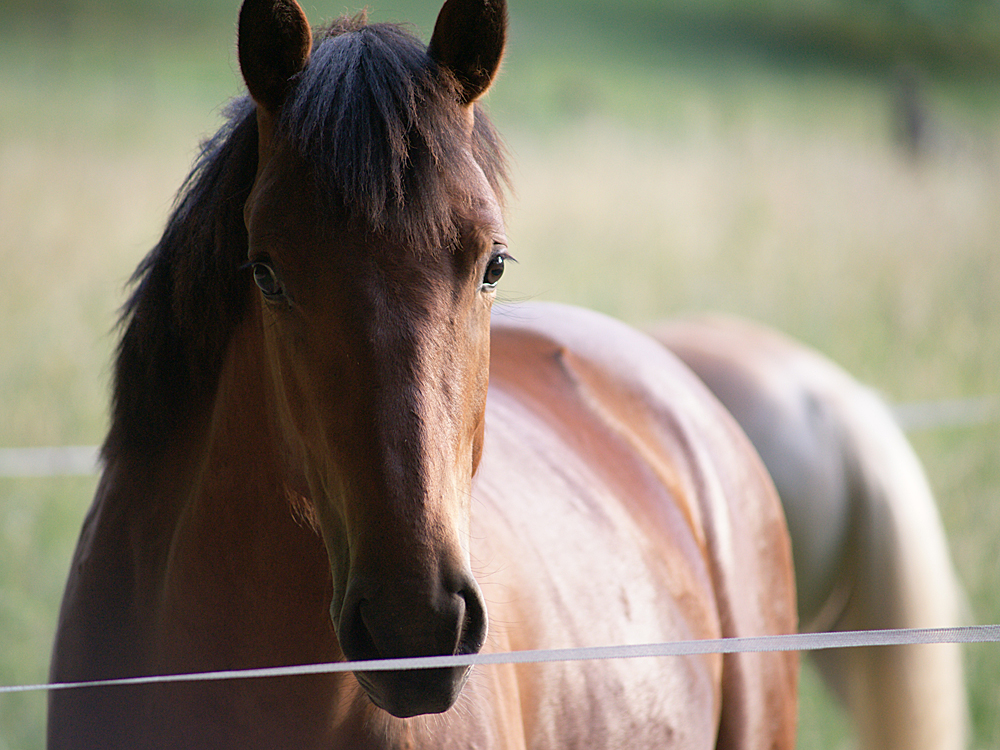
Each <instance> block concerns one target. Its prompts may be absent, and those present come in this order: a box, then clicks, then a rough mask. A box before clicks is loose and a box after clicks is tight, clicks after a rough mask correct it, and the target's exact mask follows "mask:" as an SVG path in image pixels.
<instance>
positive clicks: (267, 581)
mask: <svg viewBox="0 0 1000 750" xmlns="http://www.w3.org/2000/svg"><path fill="white" fill-rule="evenodd" d="M260 326H261V324H260V318H259V316H254V315H253V314H251V315H249V316H248V319H247V320H246V321H244V322H243V323H242V324H240V325H239V326H238V327H237V329H236V331H235V332H234V335H233V336H232V339H231V341H230V344H229V348H228V351H227V353H226V356H225V358H224V362H223V366H222V369H221V371H220V375H219V381H218V386H217V388H216V391H215V398H214V401H213V402H212V403H211V404H210V405H209V406H207V407H206V412H205V413H204V414H202V415H200V417H199V418H197V419H195V420H193V424H195V425H199V427H197V429H196V430H195V431H194V434H192V435H189V436H188V437H187V438H186V439H185V438H183V437H180V439H179V440H177V441H176V445H178V446H183V451H185V452H186V453H187V454H188V455H187V456H186V457H184V458H183V459H182V460H180V461H176V462H175V464H176V465H177V466H180V467H184V468H183V469H181V472H182V476H179V477H174V478H173V481H172V487H171V490H170V492H171V493H172V494H173V497H170V498H164V500H165V504H166V505H168V506H172V507H173V513H172V519H171V523H172V532H171V534H170V538H169V540H167V544H168V545H169V553H168V557H167V564H166V565H165V568H164V570H163V573H162V580H161V582H160V595H159V601H160V604H159V615H158V621H159V625H158V626H156V627H157V628H158V630H159V639H160V640H161V643H162V644H163V645H162V654H163V658H164V659H165V660H166V661H168V662H170V661H172V660H173V659H175V658H181V659H191V660H193V661H195V662H202V663H196V664H192V666H193V667H197V668H233V667H241V666H264V665H274V664H281V663H301V662H303V661H327V660H335V659H337V658H339V656H340V653H339V648H338V647H337V644H336V639H335V637H334V636H333V633H332V627H331V624H330V620H329V614H328V608H329V604H330V599H331V595H332V594H331V583H330V571H329V563H328V560H327V556H326V551H325V547H324V545H323V542H322V540H321V538H320V537H319V535H318V533H316V531H315V530H314V529H313V528H312V527H311V526H310V524H309V523H308V522H307V521H306V520H305V519H304V518H303V517H302V515H301V514H297V512H296V508H295V505H294V501H295V499H296V494H297V492H298V490H299V489H300V487H301V482H300V481H299V479H298V477H296V476H295V474H294V473H293V472H290V471H289V470H288V469H287V466H286V465H287V461H286V460H285V459H284V451H283V450H282V447H281V444H280V441H279V439H278V434H279V433H278V430H277V427H276V425H275V421H274V419H273V417H272V415H273V409H271V408H270V406H269V397H268V390H267V382H268V375H267V371H266V369H265V368H266V363H265V362H264V359H263V350H262V332H261V330H260ZM302 502H305V501H304V499H302ZM195 617H197V618H199V619H201V620H204V621H208V622H211V625H210V626H209V627H205V628H204V629H203V630H202V631H201V632H200V633H199V634H196V635H190V634H188V633H186V632H183V625H182V623H184V622H188V621H191V618H195ZM177 624H181V626H180V628H177V627H176V626H177Z"/></svg>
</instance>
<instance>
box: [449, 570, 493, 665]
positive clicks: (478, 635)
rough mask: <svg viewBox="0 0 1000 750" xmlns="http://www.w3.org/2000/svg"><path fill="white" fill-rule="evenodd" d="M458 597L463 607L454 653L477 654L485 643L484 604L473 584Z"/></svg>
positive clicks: (477, 587) (481, 596) (476, 586)
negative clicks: (460, 628) (460, 627)
mask: <svg viewBox="0 0 1000 750" xmlns="http://www.w3.org/2000/svg"><path fill="white" fill-rule="evenodd" d="M458 595H459V596H460V597H461V598H462V599H463V600H464V602H465V607H464V616H463V618H462V630H461V632H460V633H459V639H458V644H457V646H458V647H457V649H456V653H459V654H478V653H479V651H480V650H481V649H482V648H483V645H484V644H485V643H486V630H487V626H486V622H487V620H486V603H485V602H484V601H483V595H482V592H481V591H480V590H479V586H478V585H476V584H475V583H473V584H472V585H471V586H468V587H466V588H464V589H462V590H461V591H460V592H458Z"/></svg>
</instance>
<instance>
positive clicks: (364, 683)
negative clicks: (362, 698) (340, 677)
mask: <svg viewBox="0 0 1000 750" xmlns="http://www.w3.org/2000/svg"><path fill="white" fill-rule="evenodd" d="M471 673H472V667H467V666H465V667H435V668H431V669H406V670H392V671H379V672H355V673H354V676H355V678H356V679H357V681H358V683H359V684H360V685H361V687H362V688H363V689H364V691H365V692H366V693H367V694H368V697H369V699H370V700H371V702H372V703H374V704H375V705H376V706H378V707H379V708H381V709H382V710H383V711H387V712H388V713H390V714H392V715H393V716H395V717H396V718H399V719H408V718H410V717H413V716H419V715H421V714H439V713H444V712H445V711H447V710H448V709H449V708H451V707H452V706H453V705H454V704H455V701H457V700H458V696H459V695H460V694H461V692H462V688H463V687H465V683H466V682H467V681H468V679H469V675H470V674H471Z"/></svg>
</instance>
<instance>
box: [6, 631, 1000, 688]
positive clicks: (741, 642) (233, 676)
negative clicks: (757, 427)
mask: <svg viewBox="0 0 1000 750" xmlns="http://www.w3.org/2000/svg"><path fill="white" fill-rule="evenodd" d="M998 641H1000V625H971V626H966V627H957V628H926V629H902V630H852V631H844V632H834V633H795V634H792V635H765V636H757V637H751V638H716V639H706V640H697V641H674V642H670V643H644V644H638V645H626V646H594V647H590V648H565V649H541V650H536V651H507V652H502V653H496V654H467V655H461V656H426V657H417V658H413V659H381V660H378V661H355V662H330V663H326V664H300V665H295V666H289V667H268V668H264V669H231V670H224V671H220V672H196V673H191V674H170V675H152V676H149V677H126V678H122V679H115V680H95V681H91V682H57V683H51V684H38V685H10V686H6V687H2V686H0V694H4V693H26V692H32V691H40V690H78V689H81V688H92V687H113V686H122V685H149V684H153V683H166V682H208V681H216V680H240V679H243V680H245V679H259V678H262V677H291V676H296V675H309V674H330V673H333V672H383V671H397V670H405V669H435V668H441V667H465V666H485V665H489V664H537V663H541V662H554V661H591V660H597V659H639V658H651V657H664V656H695V655H699V654H735V653H748V652H763V651H816V650H821V649H830V648H856V647H860V646H907V645H917V644H932V643H996V642H998Z"/></svg>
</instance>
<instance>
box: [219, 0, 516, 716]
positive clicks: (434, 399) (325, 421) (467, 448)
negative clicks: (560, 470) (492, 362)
mask: <svg viewBox="0 0 1000 750" xmlns="http://www.w3.org/2000/svg"><path fill="white" fill-rule="evenodd" d="M505 29H506V9H505V5H504V3H503V2H496V0H448V2H447V3H446V4H445V6H444V8H443V9H442V11H441V14H440V16H439V18H438V22H437V25H436V27H435V30H434V34H433V37H432V40H431V43H430V45H429V47H428V48H426V49H425V48H424V47H423V46H422V45H420V44H419V43H418V42H417V41H416V40H414V39H413V38H412V37H410V36H409V35H408V34H406V33H405V32H403V31H401V30H400V29H399V28H397V27H394V26H388V25H382V24H372V25H368V24H367V23H366V22H365V20H364V19H363V18H356V19H352V20H349V21H343V22H340V23H338V24H336V25H334V26H333V27H331V28H329V29H327V30H325V31H323V32H320V33H319V34H318V35H317V36H316V37H315V40H313V34H312V32H311V30H310V28H309V25H308V22H307V21H306V18H305V16H304V14H303V13H302V11H301V9H300V8H299V6H298V5H297V4H296V3H295V0H246V2H245V3H244V5H243V9H242V11H241V14H240V27H239V31H240V39H239V59H240V65H241V68H242V71H243V75H244V78H245V79H246V83H247V86H248V88H249V90H250V93H251V96H252V97H253V99H254V101H255V103H256V105H257V122H258V131H259V161H258V167H257V176H256V180H255V182H254V185H253V189H252V190H251V193H250V197H249V199H248V201H247V203H246V207H245V219H246V226H247V231H248V236H249V257H248V259H247V260H248V262H249V264H250V268H251V269H252V274H253V279H254V281H255V282H256V285H257V287H258V288H259V294H258V295H257V301H256V302H255V304H254V309H255V311H256V314H257V315H259V316H260V318H261V321H262V328H263V331H264V338H265V344H264V347H265V352H266V359H267V361H268V365H269V370H270V380H271V383H272V384H273V388H272V391H273V398H274V403H275V406H276V409H275V411H276V413H277V414H278V415H279V422H280V424H281V429H282V431H283V433H284V435H285V440H286V442H287V445H288V451H289V455H291V456H294V457H295V458H294V461H295V462H296V464H297V466H296V471H301V474H302V476H303V478H304V482H305V485H306V486H307V487H308V492H309V495H310V499H311V503H312V505H313V511H314V513H315V518H316V519H317V522H318V525H319V528H320V530H321V532H322V535H323V539H324V541H325V544H326V547H327V551H328V554H329V560H330V567H331V571H332V574H333V583H334V597H333V602H332V604H331V614H332V618H333V623H334V626H335V628H336V632H337V636H338V639H339V642H340V646H341V649H342V651H343V653H344V655H345V656H346V658H348V659H350V660H367V659H383V658H395V657H409V656H428V655H440V654H464V653H475V652H478V651H479V649H480V648H482V646H483V643H484V641H485V638H486V629H487V617H486V608H485V604H484V602H483V597H482V594H481V592H480V590H479V587H478V585H477V583H476V580H475V579H474V578H473V575H472V573H471V570H470V559H469V545H468V535H469V512H470V492H471V483H472V477H473V474H474V473H475V471H476V468H477V465H478V463H479V458H480V455H481V452H482V443H483V426H484V411H485V401H486V388H487V379H488V370H489V340H490V334H489V322H490V307H491V304H492V302H493V298H494V294H495V286H496V282H497V280H498V279H499V278H500V276H501V274H502V273H503V267H504V260H505V258H506V257H507V256H506V249H505V244H506V241H505V238H504V227H503V221H502V217H501V210H500V192H501V187H500V185H501V183H502V182H503V169H502V160H501V158H500V156H499V151H498V147H497V143H496V140H495V136H494V135H493V132H492V130H491V129H490V128H489V125H488V124H487V123H486V122H485V118H484V117H483V116H482V115H480V114H477V111H476V108H475V101H476V99H478V98H479V96H480V95H481V94H482V93H483V92H484V91H485V90H486V89H487V87H488V86H489V85H490V82H491V80H492V78H493V76H494V74H495V72H496V70H497V67H498V65H499V62H500V56H501V54H502V51H503V46H504V37H505ZM467 674H468V670H467V669H465V668H455V669H437V670H427V671H410V672H367V673H359V674H358V679H359V681H360V682H361V684H362V685H363V686H364V688H365V690H366V691H367V692H368V694H369V695H370V697H371V699H372V700H373V701H374V702H375V703H376V704H377V705H379V706H380V707H382V708H384V709H386V710H387V711H389V712H390V713H393V714H395V715H397V716H411V715H415V714H419V713H428V712H439V711H444V710H446V709H447V708H449V707H450V706H451V705H452V703H453V702H454V701H455V699H456V698H457V696H458V694H459V692H460V690H461V688H462V686H463V684H464V682H465V680H466V677H467Z"/></svg>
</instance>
